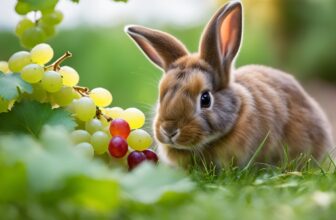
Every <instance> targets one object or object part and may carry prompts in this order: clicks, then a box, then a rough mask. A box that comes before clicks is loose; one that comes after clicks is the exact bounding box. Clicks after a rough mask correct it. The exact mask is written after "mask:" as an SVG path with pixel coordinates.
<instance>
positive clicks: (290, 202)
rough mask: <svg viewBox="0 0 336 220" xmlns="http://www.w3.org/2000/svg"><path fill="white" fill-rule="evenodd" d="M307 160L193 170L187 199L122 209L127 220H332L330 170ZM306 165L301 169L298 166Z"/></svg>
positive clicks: (333, 179)
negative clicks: (216, 170) (192, 190)
mask: <svg viewBox="0 0 336 220" xmlns="http://www.w3.org/2000/svg"><path fill="white" fill-rule="evenodd" d="M314 163H315V161H314V160H312V159H311V158H310V157H308V156H303V155H302V156H301V157H300V158H298V159H297V160H294V161H291V162H289V163H287V164H281V165H279V166H270V165H264V166H263V167H260V165H258V164H256V163H249V164H250V165H249V166H246V167H245V168H243V169H241V168H238V167H235V166H230V167H227V168H226V169H224V170H222V172H221V173H220V174H219V175H215V173H214V172H213V170H211V169H210V170H207V171H206V172H204V169H198V168H196V169H193V170H192V171H191V172H190V176H191V178H192V179H193V181H194V182H195V183H196V185H197V187H196V190H195V191H194V192H193V194H192V196H190V197H187V198H181V200H180V201H179V202H177V203H174V204H165V203H162V204H159V205H156V206H144V207H138V206H137V207H136V208H135V207H132V206H131V207H127V208H126V209H125V210H132V211H131V212H128V213H127V215H125V216H126V217H127V218H129V219H258V220H259V219H335V215H336V197H335V196H336V175H335V172H334V171H333V169H334V168H335V166H334V164H333V163H331V162H330V161H329V162H328V160H326V161H325V163H326V164H327V166H325V167H327V168H322V165H317V166H316V164H314ZM302 164H306V166H302Z"/></svg>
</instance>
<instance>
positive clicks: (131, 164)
mask: <svg viewBox="0 0 336 220" xmlns="http://www.w3.org/2000/svg"><path fill="white" fill-rule="evenodd" d="M145 160H146V156H145V154H144V153H143V152H141V151H133V152H131V153H130V154H129V155H128V157H127V163H128V168H129V170H133V169H134V168H135V167H137V166H138V165H139V164H141V163H142V162H143V161H145Z"/></svg>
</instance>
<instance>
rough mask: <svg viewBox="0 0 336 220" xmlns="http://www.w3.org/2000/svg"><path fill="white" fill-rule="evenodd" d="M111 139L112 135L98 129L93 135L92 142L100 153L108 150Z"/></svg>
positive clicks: (96, 151) (97, 152)
mask: <svg viewBox="0 0 336 220" xmlns="http://www.w3.org/2000/svg"><path fill="white" fill-rule="evenodd" d="M109 141H110V137H109V136H108V135H107V134H106V133H105V132H103V131H97V132H95V133H94V134H93V135H92V136H91V144H92V146H93V149H94V151H95V153H96V154H98V155H100V154H103V153H105V152H106V151H107V147H108V145H109Z"/></svg>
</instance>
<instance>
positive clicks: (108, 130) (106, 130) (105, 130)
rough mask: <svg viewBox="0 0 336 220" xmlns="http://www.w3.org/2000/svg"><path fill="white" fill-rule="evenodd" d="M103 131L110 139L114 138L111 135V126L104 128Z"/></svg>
mask: <svg viewBox="0 0 336 220" xmlns="http://www.w3.org/2000/svg"><path fill="white" fill-rule="evenodd" d="M102 131H104V132H105V133H106V134H107V135H108V136H109V137H110V138H111V137H112V135H111V133H110V126H105V127H103V129H102Z"/></svg>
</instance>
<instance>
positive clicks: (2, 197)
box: [0, 162, 27, 202]
mask: <svg viewBox="0 0 336 220" xmlns="http://www.w3.org/2000/svg"><path fill="white" fill-rule="evenodd" d="M0 179H1V181H0V202H5V201H6V202H7V201H20V200H23V199H24V198H25V196H26V194H27V192H26V190H27V175H26V170H25V167H24V165H23V164H21V163H16V164H13V165H6V164H3V163H1V162H0Z"/></svg>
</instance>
